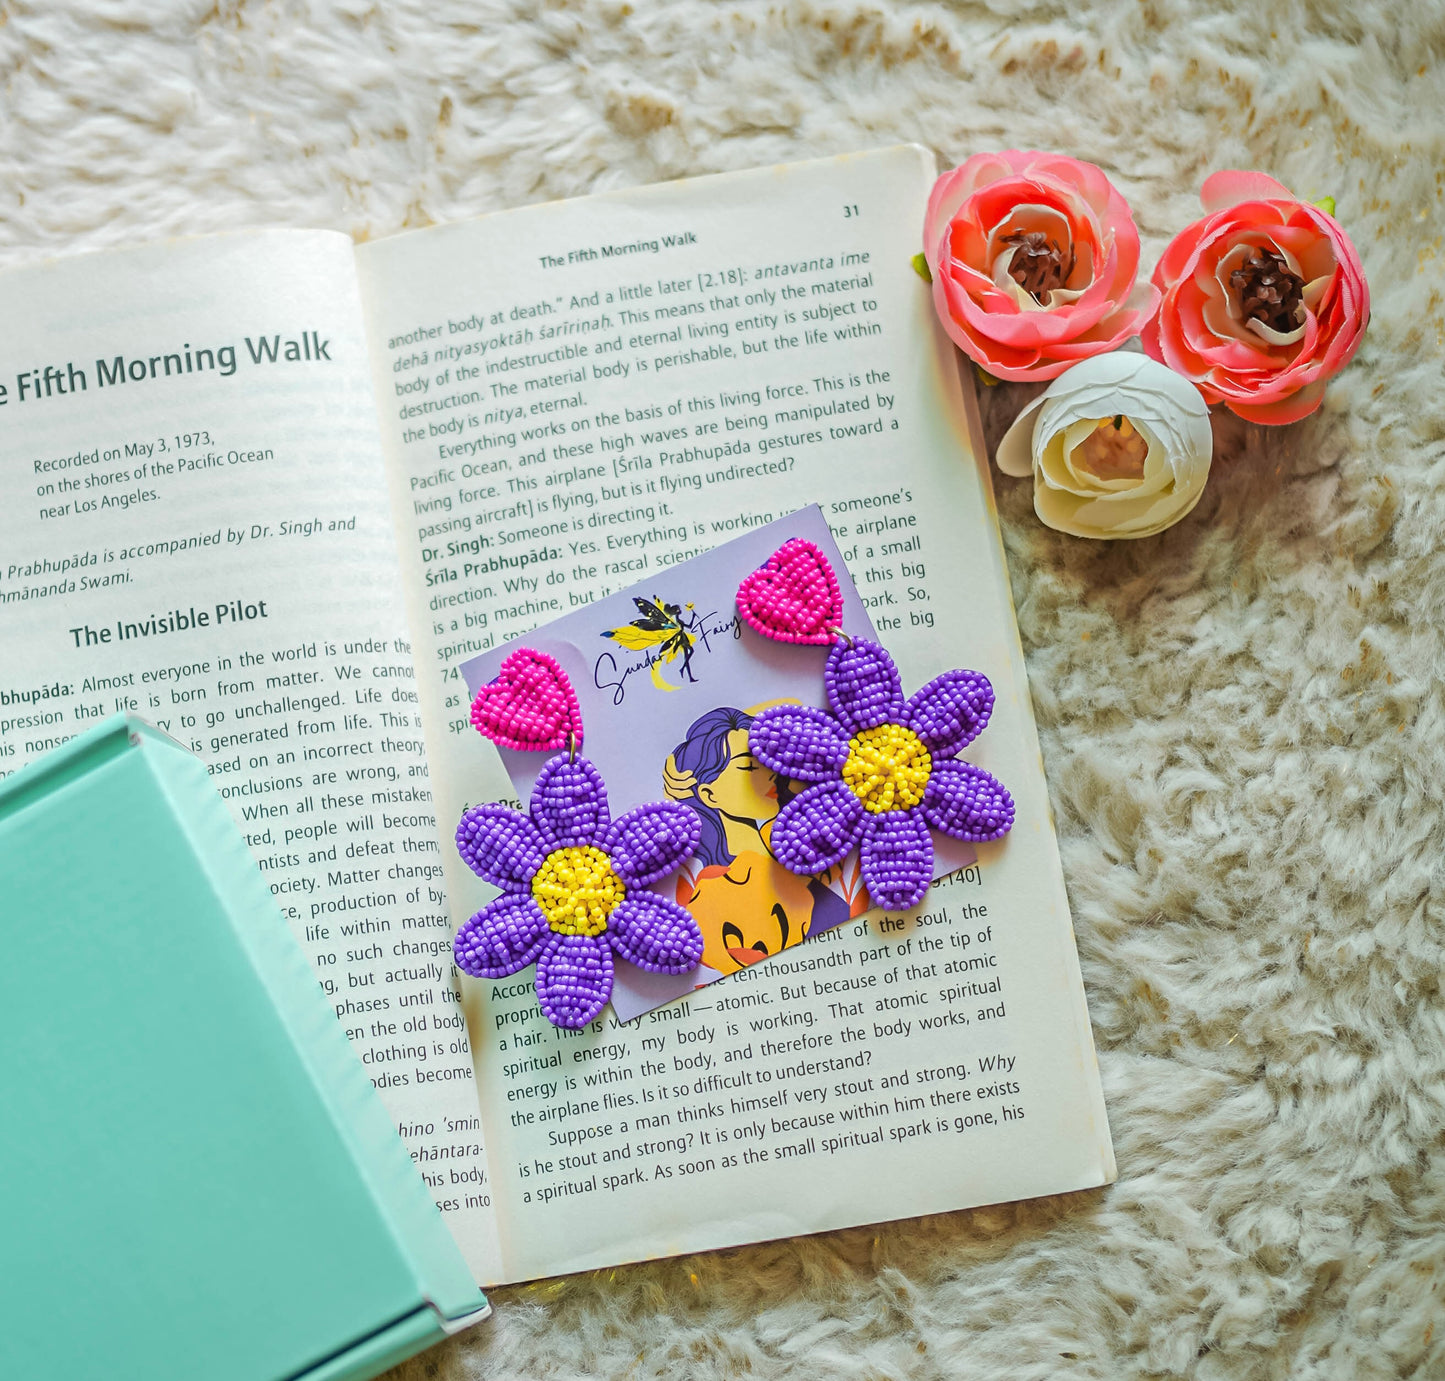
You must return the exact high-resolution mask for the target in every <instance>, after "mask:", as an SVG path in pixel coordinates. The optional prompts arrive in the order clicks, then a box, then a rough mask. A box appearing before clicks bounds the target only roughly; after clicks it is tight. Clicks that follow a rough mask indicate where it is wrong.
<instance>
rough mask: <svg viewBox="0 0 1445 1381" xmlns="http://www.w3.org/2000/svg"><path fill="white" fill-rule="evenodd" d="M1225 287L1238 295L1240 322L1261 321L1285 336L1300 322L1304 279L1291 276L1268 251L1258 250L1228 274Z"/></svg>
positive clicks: (1278, 256) (1282, 259)
mask: <svg viewBox="0 0 1445 1381" xmlns="http://www.w3.org/2000/svg"><path fill="white" fill-rule="evenodd" d="M1229 286H1230V287H1231V288H1233V289H1234V291H1235V292H1237V293H1238V294H1239V310H1240V311H1241V312H1242V313H1243V315H1244V319H1245V320H1246V321H1249V320H1251V319H1253V320H1255V321H1259V322H1262V323H1263V324H1264V325H1266V326H1268V327H1269V328H1270V330H1272V331H1278V332H1279V333H1280V334H1281V335H1287V334H1288V333H1289V332H1291V331H1293V330H1294V329H1295V328H1296V327H1297V326H1298V325H1299V324H1300V322H1301V320H1302V317H1301V315H1300V308H1301V307H1302V306H1303V305H1304V279H1302V278H1301V277H1300V276H1299V275H1298V274H1297V273H1291V272H1290V271H1289V268H1288V266H1287V265H1286V264H1285V261H1284V258H1283V257H1282V256H1281V255H1278V254H1276V253H1275V252H1274V251H1273V250H1272V249H1258V250H1256V251H1255V252H1254V253H1253V254H1251V255H1249V256H1248V257H1247V258H1246V259H1245V261H1244V262H1243V263H1242V264H1241V265H1240V266H1239V267H1238V268H1237V269H1235V270H1234V272H1233V273H1231V274H1230V275H1229Z"/></svg>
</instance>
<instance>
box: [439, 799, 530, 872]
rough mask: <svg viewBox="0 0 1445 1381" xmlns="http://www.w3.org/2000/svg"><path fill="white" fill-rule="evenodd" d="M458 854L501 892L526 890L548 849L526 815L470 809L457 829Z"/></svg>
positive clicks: (498, 808) (504, 809) (501, 808)
mask: <svg viewBox="0 0 1445 1381" xmlns="http://www.w3.org/2000/svg"><path fill="white" fill-rule="evenodd" d="M457 852H458V853H459V854H461V856H462V861H463V862H464V863H465V864H466V865H467V867H468V868H470V869H471V870H472V872H474V873H475V874H476V875H477V876H478V877H479V878H481V879H482V880H483V881H484V882H490V883H491V884H492V886H493V887H500V888H501V889H502V890H503V891H504V892H516V891H520V890H522V889H524V888H526V887H529V886H530V885H531V882H532V874H533V873H535V872H536V871H537V869H538V868H540V867H541V866H542V861H543V859H544V858H545V857H546V855H547V848H546V845H545V844H544V842H543V840H542V835H541V831H539V830H538V829H537V827H536V825H534V824H533V823H532V822H531V821H530V820H529V819H528V818H527V817H526V816H525V815H519V814H518V813H517V812H516V811H515V810H508V809H507V807H506V806H498V805H485V806H473V807H472V808H471V809H470V810H469V811H467V813H466V814H465V815H463V816H462V820H461V824H459V825H458V826H457Z"/></svg>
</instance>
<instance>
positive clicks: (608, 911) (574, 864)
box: [452, 648, 703, 1030]
mask: <svg viewBox="0 0 1445 1381" xmlns="http://www.w3.org/2000/svg"><path fill="white" fill-rule="evenodd" d="M471 718H472V723H473V725H475V726H476V728H477V730H478V732H479V733H481V734H482V735H483V736H484V737H486V738H489V739H491V740H492V741H493V742H494V743H497V744H500V745H501V746H503V747H505V748H519V749H543V750H545V749H551V748H560V747H566V749H567V751H566V752H565V753H559V754H558V755H557V756H556V757H554V758H552V759H551V761H549V762H548V763H547V764H546V765H545V766H544V767H543V768H542V771H541V774H540V775H539V776H538V778H537V781H536V784H535V786H534V787H533V788H532V798H531V802H530V804H529V809H528V813H527V814H526V815H522V814H520V813H519V812H518V811H515V810H510V809H508V808H507V807H506V806H501V805H481V806H473V807H472V808H471V809H470V810H469V811H467V812H466V814H465V815H463V816H462V819H461V823H460V824H459V825H458V826H457V850H458V852H459V853H460V854H461V856H462V859H463V860H464V861H465V863H466V864H467V866H468V867H469V868H471V870H472V871H473V872H474V873H476V875H477V876H478V877H480V878H482V879H483V880H484V881H486V882H489V883H491V884H492V885H493V886H494V887H500V888H501V889H502V895H501V896H500V897H498V898H496V900H495V901H492V902H489V903H488V904H487V905H486V906H484V907H483V908H482V909H481V910H480V911H478V912H477V914H476V915H475V916H473V917H472V918H471V919H470V920H469V921H468V922H467V923H466V924H465V925H464V926H462V927H461V929H460V930H458V931H457V937H456V940H455V941H454V942H453V945H452V952H453V954H454V955H455V958H456V962H457V967H458V968H459V969H461V970H462V972H463V973H469V974H471V975H472V976H473V977H474V978H507V977H509V976H510V975H511V974H514V973H516V972H517V971H518V970H519V969H524V968H526V967H527V965H528V964H532V963H535V964H536V965H537V978H536V986H537V1003H538V1005H539V1006H540V1007H541V1009H542V1014H543V1015H544V1016H545V1017H546V1018H547V1020H548V1021H550V1022H551V1023H552V1024H553V1025H554V1026H565V1027H569V1028H571V1029H573V1030H579V1029H581V1028H582V1027H584V1026H586V1025H587V1023H588V1022H590V1021H592V1020H593V1019H594V1018H595V1017H596V1016H597V1014H598V1013H599V1012H600V1011H601V1010H602V1008H603V1007H604V1006H605V1005H606V1003H607V1000H608V998H609V997H611V995H612V978H613V966H612V958H613V954H614V952H615V953H616V954H617V955H619V956H621V957H622V958H623V959H625V960H627V962H628V963H630V964H635V965H636V966H637V967H638V968H640V969H646V970H647V971H648V972H649V973H673V974H677V973H687V972H688V971H689V970H691V969H695V968H696V967H697V966H698V964H699V963H701V961H702V948H703V940H702V933H701V932H700V931H699V930H698V928H697V923H696V922H695V921H694V920H693V919H692V917H691V916H690V915H689V914H688V913H687V912H686V911H685V910H684V909H683V908H682V907H681V906H679V905H678V904H677V903H676V902H675V901H670V900H668V899H667V898H665V897H661V896H658V894H657V893H655V892H651V891H649V890H647V889H648V885H649V884H650V883H653V882H656V881H657V880H658V879H659V878H663V877H666V876H667V874H668V873H671V872H673V871H675V870H676V869H677V868H678V867H680V866H681V864H682V863H683V861H684V860H685V859H686V858H687V857H688V856H689V855H690V854H691V853H692V852H693V850H694V849H695V848H696V847H697V842H698V834H699V825H698V820H697V816H696V815H695V814H694V812H693V811H691V810H689V809H688V808H687V807H686V806H685V805H682V804H680V803H679V802H676V801H654V802H650V803H649V804H647V805H641V806H638V807H637V808H636V809H634V810H630V811H628V812H627V813H626V814H625V815H622V816H620V817H619V818H618V819H616V820H613V819H612V817H611V814H610V812H609V809H608V805H607V787H606V784H605V783H604V782H603V780H602V775H601V773H599V772H598V771H597V769H596V767H594V766H593V765H592V763H591V762H589V761H588V760H587V759H586V758H584V757H580V756H579V755H578V752H577V750H578V748H579V747H580V746H581V742H582V717H581V713H580V710H579V709H578V705H577V696H576V693H575V692H574V691H573V689H572V684H571V682H570V681H569V680H568V678H567V673H566V672H565V671H563V670H562V668H561V666H559V665H558V663H557V662H556V661H555V660H554V659H553V658H551V657H549V656H547V655H546V654H545V653H542V652H534V651H533V650H531V649H530V648H519V649H518V650H517V651H516V652H513V653H512V654H511V655H510V656H509V657H508V658H507V659H506V661H504V662H503V663H502V666H501V671H500V674H499V675H498V677H497V679H496V680H495V681H493V682H491V683H490V684H488V685H485V686H483V687H482V688H481V690H480V691H478V692H477V697H476V699H475V700H474V701H473V702H472V713H471Z"/></svg>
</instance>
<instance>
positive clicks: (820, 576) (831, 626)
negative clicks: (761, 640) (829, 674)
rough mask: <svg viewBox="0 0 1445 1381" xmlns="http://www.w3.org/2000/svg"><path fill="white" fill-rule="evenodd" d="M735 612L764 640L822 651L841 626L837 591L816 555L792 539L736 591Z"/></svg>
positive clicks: (805, 544)
mask: <svg viewBox="0 0 1445 1381" xmlns="http://www.w3.org/2000/svg"><path fill="white" fill-rule="evenodd" d="M738 613H739V614H741V615H742V619H743V622H744V623H746V624H747V625H748V627H749V628H751V629H752V630H753V631H754V632H755V633H761V634H762V635H763V637H765V638H772V639H774V640H775V641H777V642H780V643H809V644H812V645H813V646H815V647H827V646H828V645H829V644H830V643H832V642H833V640H834V638H835V637H836V635H837V630H838V626H839V625H840V624H841V623H842V622H843V591H842V590H841V589H839V588H838V577H837V576H836V575H835V574H834V573H833V568H832V566H830V565H829V564H828V558H827V557H826V556H824V555H823V553H822V551H821V550H819V548H818V547H817V546H815V545H814V544H813V543H812V542H809V541H806V540H804V539H803V538H801V537H794V538H793V539H792V540H791V541H788V542H784V543H783V545H782V546H781V547H779V548H778V549H777V551H775V552H774V553H773V554H772V555H771V556H770V557H768V559H767V560H766V561H765V562H764V563H763V564H762V565H761V566H759V567H758V569H757V570H755V571H754V572H753V573H752V574H751V575H750V576H747V577H746V578H745V579H744V580H743V583H742V584H741V585H739V586H738Z"/></svg>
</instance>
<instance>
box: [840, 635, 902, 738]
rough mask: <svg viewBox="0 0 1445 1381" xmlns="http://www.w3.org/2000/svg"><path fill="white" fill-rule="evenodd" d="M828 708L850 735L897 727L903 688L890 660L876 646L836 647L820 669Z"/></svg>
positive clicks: (858, 643) (865, 643) (860, 641)
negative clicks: (884, 725) (861, 731)
mask: <svg viewBox="0 0 1445 1381" xmlns="http://www.w3.org/2000/svg"><path fill="white" fill-rule="evenodd" d="M823 686H824V689H825V690H826V691H827V692H828V704H829V705H831V706H832V707H833V713H834V714H836V715H837V716H838V720H839V722H840V723H841V724H842V725H843V728H844V729H846V730H847V731H848V733H849V734H856V733H858V732H859V731H860V730H863V729H875V728H877V727H878V725H880V724H896V723H897V722H898V719H899V717H900V716H901V715H902V713H903V685H902V683H901V682H900V681H899V679H898V668H897V667H896V666H894V665H893V658H892V657H890V656H889V655H888V653H887V652H886V651H885V650H884V649H883V648H881V647H879V645H878V644H877V643H875V642H870V641H869V640H868V639H867V638H858V639H856V640H855V641H854V642H853V643H852V644H851V645H850V644H848V643H843V642H840V643H836V644H834V647H833V650H832V651H831V652H830V653H829V654H828V660H827V662H826V663H824V666H823Z"/></svg>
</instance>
